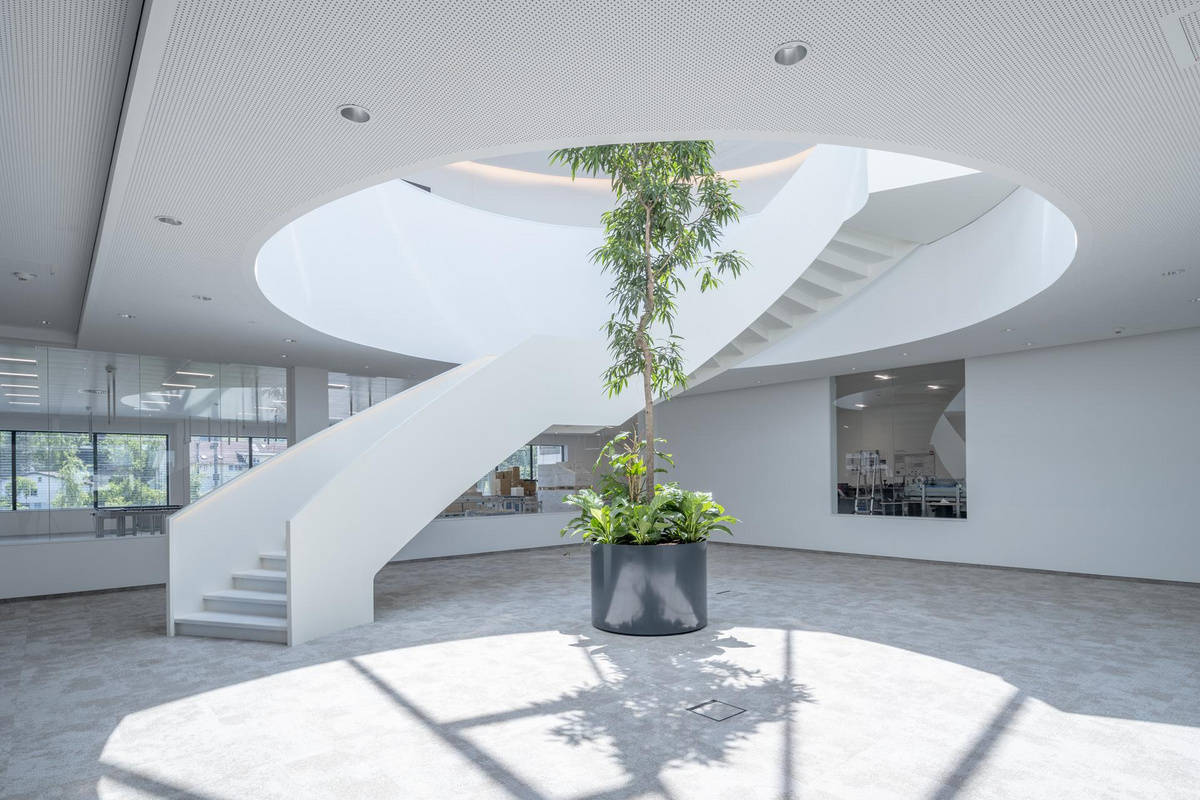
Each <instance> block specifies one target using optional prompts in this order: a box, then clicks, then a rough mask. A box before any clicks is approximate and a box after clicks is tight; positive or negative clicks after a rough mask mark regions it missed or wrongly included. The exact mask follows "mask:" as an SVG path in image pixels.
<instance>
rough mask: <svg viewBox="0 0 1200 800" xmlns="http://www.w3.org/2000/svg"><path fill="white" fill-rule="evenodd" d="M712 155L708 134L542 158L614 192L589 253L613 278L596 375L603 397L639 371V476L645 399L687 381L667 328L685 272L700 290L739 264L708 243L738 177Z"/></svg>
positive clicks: (731, 210) (650, 410) (650, 427)
mask: <svg viewBox="0 0 1200 800" xmlns="http://www.w3.org/2000/svg"><path fill="white" fill-rule="evenodd" d="M712 156H713V143H712V142H710V141H684V142H639V143H634V144H614V145H597V146H591V147H569V148H566V149H563V150H556V151H554V152H553V153H552V154H551V155H550V161H551V163H561V164H566V165H569V166H570V168H571V177H572V178H574V177H575V176H576V175H577V174H579V173H583V174H585V175H591V176H596V175H604V176H607V177H608V179H609V181H610V182H611V185H612V190H613V193H614V194H615V195H616V201H617V203H616V206H615V207H614V208H613V209H612V210H610V211H606V212H605V213H604V214H603V215H602V217H601V222H602V223H603V228H604V242H603V243H602V244H601V245H600V246H599V247H598V248H596V250H594V251H593V252H592V261H593V262H594V263H596V264H598V265H599V266H600V268H601V269H602V270H603V271H604V272H605V273H606V274H609V275H611V276H612V279H613V283H612V288H611V289H610V290H609V294H608V298H609V301H610V302H611V304H612V306H613V312H612V315H611V316H610V317H609V319H608V322H607V323H605V333H606V335H607V336H608V349H609V352H610V353H611V355H612V362H613V363H612V365H611V366H609V367H608V369H606V370H605V371H604V374H603V376H602V379H603V384H604V387H605V389H606V390H607V392H608V394H609V395H610V396H612V395H616V394H619V393H620V392H622V391H623V390H624V389H625V388H626V387H627V386H628V385H629V382H630V381H631V380H633V379H634V378H635V377H639V376H640V377H641V382H642V391H643V402H644V406H643V407H644V413H645V427H646V438H645V440H644V441H645V442H646V443H647V444H646V445H644V446H645V450H644V455H643V461H644V462H645V469H644V474H645V475H654V474H655V472H656V470H655V467H654V460H655V453H654V451H653V448H652V447H651V446H650V445H649V444H648V443H652V442H655V441H656V440H655V438H654V398H655V397H656V396H657V397H660V398H666V397H668V396H669V394H670V392H671V390H672V389H674V388H675V387H680V388H682V387H685V386H686V385H687V374H686V373H685V371H684V367H683V342H682V338H681V337H680V336H678V335H677V334H676V333H675V313H676V310H677V309H676V301H677V298H678V297H679V294H680V293H681V292H682V291H683V290H684V289H686V281H685V276H687V275H688V274H689V273H690V274H692V275H694V276H695V277H697V278H699V280H700V290H701V291H709V290H711V289H714V288H716V287H717V286H719V285H720V283H721V279H722V277H724V276H732V277H737V276H738V275H739V274H740V273H741V271H742V270H743V269H745V268H746V267H747V266H748V264H747V262H746V260H745V258H744V257H743V256H742V254H741V253H739V252H737V251H719V250H717V247H718V245H719V244H720V242H721V236H722V231H723V229H724V228H725V226H726V225H728V224H729V223H732V222H735V221H737V219H738V217H739V215H740V214H741V210H742V209H741V206H739V205H738V204H737V203H736V202H734V199H733V190H734V189H735V188H736V186H737V183H736V182H735V181H732V180H729V179H728V178H725V177H723V176H722V175H720V174H719V173H718V172H717V171H716V170H715V169H714V168H713V166H712ZM653 489H654V487H653V485H652V481H644V482H643V485H642V487H641V491H642V494H641V497H640V498H635V499H642V500H648V499H649V495H650V494H652V493H653Z"/></svg>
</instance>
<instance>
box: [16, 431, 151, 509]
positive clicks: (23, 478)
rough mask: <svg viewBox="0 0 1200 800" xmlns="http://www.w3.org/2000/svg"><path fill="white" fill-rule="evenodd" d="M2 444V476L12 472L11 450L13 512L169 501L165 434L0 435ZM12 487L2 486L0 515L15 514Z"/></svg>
mask: <svg viewBox="0 0 1200 800" xmlns="http://www.w3.org/2000/svg"><path fill="white" fill-rule="evenodd" d="M93 436H94V437H95V447H93ZM0 439H4V440H6V444H5V445H4V447H3V449H0V453H2V454H3V455H4V456H6V463H7V464H8V465H9V466H8V467H7V468H6V469H5V471H4V472H2V473H0V475H4V476H6V473H11V471H12V467H11V464H12V458H13V448H14V447H15V455H16V504H15V506H16V509H17V510H39V509H51V508H91V507H92V506H93V504H96V503H98V504H99V505H100V506H138V505H165V504H166V502H167V472H168V458H167V437H166V436H164V435H161V434H153V435H150V434H103V433H102V434H94V435H93V434H89V433H60V432H51V431H17V432H15V433H14V432H12V431H0ZM96 462H99V463H98V464H97V463H96ZM12 483H13V481H12V479H11V478H8V479H6V480H4V481H3V485H2V489H0V510H12V509H13V506H14V504H13V496H12V494H13V487H12Z"/></svg>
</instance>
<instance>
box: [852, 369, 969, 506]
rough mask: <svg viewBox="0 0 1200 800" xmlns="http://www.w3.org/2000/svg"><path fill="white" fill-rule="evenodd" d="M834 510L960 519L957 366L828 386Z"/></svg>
mask: <svg viewBox="0 0 1200 800" xmlns="http://www.w3.org/2000/svg"><path fill="white" fill-rule="evenodd" d="M833 396H834V398H833V405H834V414H833V418H834V442H835V443H836V444H835V448H834V452H835V456H834V458H835V464H834V470H835V475H836V478H835V484H836V485H835V491H834V494H835V499H834V503H835V510H836V512H837V513H839V514H856V515H860V516H904V517H938V518H950V519H962V518H965V517H966V516H967V470H966V446H967V445H966V442H967V431H966V381H965V371H964V364H963V362H962V361H950V362H945V363H941V364H925V365H921V366H915V367H904V368H901V369H892V370H884V371H879V372H868V373H853V374H850V375H839V376H838V377H836V378H834V380H833Z"/></svg>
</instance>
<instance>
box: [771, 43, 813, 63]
mask: <svg viewBox="0 0 1200 800" xmlns="http://www.w3.org/2000/svg"><path fill="white" fill-rule="evenodd" d="M807 55H808V45H807V44H805V43H804V42H784V43H783V44H781V45H779V47H777V48H775V63H776V64H779V65H780V66H783V67H790V66H791V65H792V64H799V63H800V62H801V61H803V60H804V57H805V56H807Z"/></svg>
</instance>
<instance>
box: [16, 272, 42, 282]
mask: <svg viewBox="0 0 1200 800" xmlns="http://www.w3.org/2000/svg"><path fill="white" fill-rule="evenodd" d="M13 277H14V278H16V279H17V280H19V281H31V280H33V279H34V278H36V277H37V273H36V272H14V273H13Z"/></svg>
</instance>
